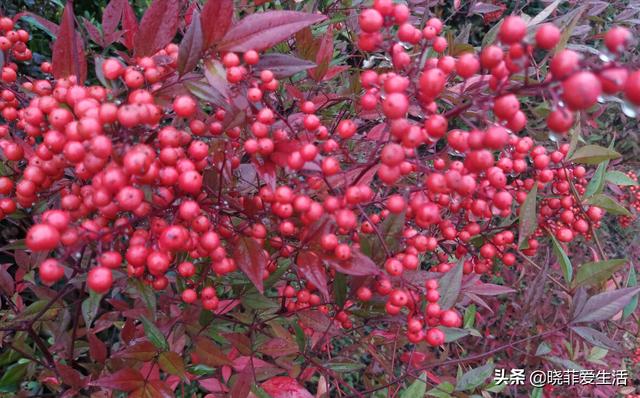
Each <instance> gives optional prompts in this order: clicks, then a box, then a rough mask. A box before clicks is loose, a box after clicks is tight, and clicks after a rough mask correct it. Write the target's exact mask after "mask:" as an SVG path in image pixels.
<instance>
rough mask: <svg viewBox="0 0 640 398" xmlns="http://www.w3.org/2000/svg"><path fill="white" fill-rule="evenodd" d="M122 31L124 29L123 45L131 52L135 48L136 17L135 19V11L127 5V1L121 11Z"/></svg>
mask: <svg viewBox="0 0 640 398" xmlns="http://www.w3.org/2000/svg"><path fill="white" fill-rule="evenodd" d="M122 29H124V43H123V44H124V45H125V47H127V48H128V49H129V50H132V49H133V47H134V46H135V38H136V35H137V34H138V17H136V13H135V11H133V8H132V7H131V4H129V1H125V2H124V6H123V9H122Z"/></svg>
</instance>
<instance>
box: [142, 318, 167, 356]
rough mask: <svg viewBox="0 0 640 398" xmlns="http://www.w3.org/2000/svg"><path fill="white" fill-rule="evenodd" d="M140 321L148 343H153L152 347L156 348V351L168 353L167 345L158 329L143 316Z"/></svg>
mask: <svg viewBox="0 0 640 398" xmlns="http://www.w3.org/2000/svg"><path fill="white" fill-rule="evenodd" d="M140 320H141V321H142V325H143V326H144V333H145V334H146V335H147V338H148V339H149V341H150V342H151V343H153V345H154V346H156V347H158V349H160V350H162V351H169V343H168V342H167V339H166V338H165V337H164V335H163V334H162V332H161V331H160V329H158V327H157V326H156V325H155V324H154V323H153V322H152V321H151V320H149V318H147V317H146V316H144V315H143V316H142V317H141V318H140Z"/></svg>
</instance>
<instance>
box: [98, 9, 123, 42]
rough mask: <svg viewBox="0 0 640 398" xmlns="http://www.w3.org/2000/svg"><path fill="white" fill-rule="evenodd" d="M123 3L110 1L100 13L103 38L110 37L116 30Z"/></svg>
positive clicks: (120, 17)
mask: <svg viewBox="0 0 640 398" xmlns="http://www.w3.org/2000/svg"><path fill="white" fill-rule="evenodd" d="M125 1H126V0H111V1H110V2H109V4H107V6H106V7H105V8H104V11H102V33H103V34H104V36H105V37H106V36H109V35H112V34H113V33H114V32H115V31H116V29H117V28H118V24H119V23H120V19H122V12H123V10H124V2H125Z"/></svg>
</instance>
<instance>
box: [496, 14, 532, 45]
mask: <svg viewBox="0 0 640 398" xmlns="http://www.w3.org/2000/svg"><path fill="white" fill-rule="evenodd" d="M526 34H527V24H526V23H525V22H524V20H523V19H522V18H520V17H519V16H516V15H510V16H508V17H506V18H505V19H504V20H503V21H502V25H501V26H500V31H499V32H498V37H499V38H500V41H501V42H503V43H505V44H514V43H519V42H520V41H522V39H524V36H525V35H526Z"/></svg>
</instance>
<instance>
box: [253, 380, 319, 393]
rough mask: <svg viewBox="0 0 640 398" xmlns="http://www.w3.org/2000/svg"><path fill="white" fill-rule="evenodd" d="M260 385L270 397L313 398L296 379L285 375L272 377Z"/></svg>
mask: <svg viewBox="0 0 640 398" xmlns="http://www.w3.org/2000/svg"><path fill="white" fill-rule="evenodd" d="M261 387H262V389H263V390H264V391H265V392H266V393H267V394H269V395H270V396H271V397H272V398H313V395H311V393H310V392H309V391H307V389H306V388H304V387H302V386H301V385H300V383H298V381H297V380H296V379H293V378H291V377H287V376H276V377H272V378H270V379H269V380H267V381H265V382H264V383H262V385H261Z"/></svg>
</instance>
